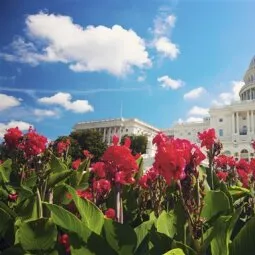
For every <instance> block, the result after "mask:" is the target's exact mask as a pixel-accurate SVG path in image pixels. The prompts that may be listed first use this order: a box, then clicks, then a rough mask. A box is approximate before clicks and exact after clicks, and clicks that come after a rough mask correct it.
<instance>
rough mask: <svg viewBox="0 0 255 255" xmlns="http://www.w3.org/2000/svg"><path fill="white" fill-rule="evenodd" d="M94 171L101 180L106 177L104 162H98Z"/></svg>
mask: <svg viewBox="0 0 255 255" xmlns="http://www.w3.org/2000/svg"><path fill="white" fill-rule="evenodd" d="M92 171H93V172H94V173H95V174H96V175H97V176H98V177H100V178H104V177H105V164H104V162H96V163H95V164H93V165H92Z"/></svg>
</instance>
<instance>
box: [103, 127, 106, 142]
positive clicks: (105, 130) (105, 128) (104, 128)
mask: <svg viewBox="0 0 255 255" xmlns="http://www.w3.org/2000/svg"><path fill="white" fill-rule="evenodd" d="M105 132H106V128H104V135H103V139H104V142H105Z"/></svg>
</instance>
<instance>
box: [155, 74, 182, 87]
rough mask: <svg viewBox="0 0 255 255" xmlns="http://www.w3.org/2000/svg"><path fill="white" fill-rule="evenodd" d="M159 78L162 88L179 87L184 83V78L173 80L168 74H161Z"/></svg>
mask: <svg viewBox="0 0 255 255" xmlns="http://www.w3.org/2000/svg"><path fill="white" fill-rule="evenodd" d="M157 80H158V82H160V83H161V84H160V86H161V87H162V88H171V89H179V88H180V87H182V86H183V85H184V82H183V81H182V80H173V79H172V78H170V77H169V76H168V75H164V76H161V77H159V78H158V79H157Z"/></svg>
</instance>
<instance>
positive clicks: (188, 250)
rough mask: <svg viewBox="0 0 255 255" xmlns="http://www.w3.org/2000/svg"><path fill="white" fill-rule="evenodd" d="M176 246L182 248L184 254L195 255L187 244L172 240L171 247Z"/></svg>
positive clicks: (174, 247)
mask: <svg viewBox="0 0 255 255" xmlns="http://www.w3.org/2000/svg"><path fill="white" fill-rule="evenodd" d="M176 248H180V249H182V250H183V251H184V252H185V254H187V255H197V252H196V251H194V250H193V249H192V248H191V247H190V246H188V245H186V244H184V243H182V242H178V241H175V240H173V242H172V249H176Z"/></svg>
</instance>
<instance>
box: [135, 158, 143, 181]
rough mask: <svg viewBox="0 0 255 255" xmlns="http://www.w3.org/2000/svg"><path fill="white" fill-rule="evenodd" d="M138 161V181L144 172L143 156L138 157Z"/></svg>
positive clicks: (136, 176) (136, 177)
mask: <svg viewBox="0 0 255 255" xmlns="http://www.w3.org/2000/svg"><path fill="white" fill-rule="evenodd" d="M136 163H137V165H138V171H137V173H136V175H135V179H136V181H138V180H139V179H140V178H141V177H142V175H143V174H144V163H143V157H142V156H141V157H140V158H138V159H137V160H136Z"/></svg>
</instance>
